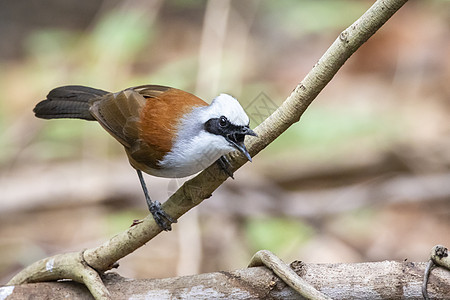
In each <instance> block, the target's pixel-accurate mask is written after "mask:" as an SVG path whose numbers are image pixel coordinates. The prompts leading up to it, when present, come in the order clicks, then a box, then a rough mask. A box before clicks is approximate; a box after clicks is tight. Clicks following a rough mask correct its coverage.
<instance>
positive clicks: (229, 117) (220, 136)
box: [159, 94, 256, 177]
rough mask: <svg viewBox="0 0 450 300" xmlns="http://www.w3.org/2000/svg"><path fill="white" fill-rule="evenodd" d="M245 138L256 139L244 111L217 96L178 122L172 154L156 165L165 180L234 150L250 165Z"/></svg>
mask: <svg viewBox="0 0 450 300" xmlns="http://www.w3.org/2000/svg"><path fill="white" fill-rule="evenodd" d="M246 135H252V136H256V134H255V133H254V132H253V130H251V129H250V127H249V117H248V116H247V114H246V113H245V111H244V109H243V108H242V106H241V105H240V104H239V102H238V101H237V100H236V99H235V98H233V97H231V96H230V95H227V94H220V95H219V96H217V97H216V98H215V99H214V100H213V101H212V103H211V104H210V105H208V106H201V107H196V108H194V109H193V110H192V112H191V113H189V114H187V115H186V116H184V117H183V118H182V119H181V120H180V123H179V126H178V132H177V137H176V139H175V142H174V145H173V147H172V150H171V151H170V152H169V153H168V154H166V155H165V156H164V158H163V160H162V161H160V162H159V164H160V166H161V167H162V168H163V169H164V170H166V171H164V172H165V173H164V175H165V176H166V177H184V176H188V175H191V174H194V173H197V172H199V171H201V170H203V169H205V168H206V167H208V166H209V165H211V164H212V163H214V162H215V161H216V160H217V159H219V158H220V157H221V156H222V155H225V154H227V153H229V152H231V151H234V150H238V151H240V152H241V153H242V154H244V155H245V157H247V159H248V160H250V161H251V157H250V154H249V153H248V151H247V148H246V147H245V144H244V139H245V136H246Z"/></svg>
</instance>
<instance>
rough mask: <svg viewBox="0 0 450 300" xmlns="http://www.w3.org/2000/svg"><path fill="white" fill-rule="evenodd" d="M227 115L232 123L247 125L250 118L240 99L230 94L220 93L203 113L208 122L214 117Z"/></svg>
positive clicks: (204, 120)
mask: <svg viewBox="0 0 450 300" xmlns="http://www.w3.org/2000/svg"><path fill="white" fill-rule="evenodd" d="M222 116H224V117H226V118H227V119H228V120H229V121H230V123H231V124H233V125H238V126H247V125H248V124H249V121H250V120H249V118H248V116H247V114H246V113H245V111H244V109H243V108H242V106H241V104H240V103H239V101H237V100H236V99H235V98H234V97H232V96H230V95H228V94H220V95H219V96H217V97H216V98H214V100H213V101H212V102H211V104H210V105H209V106H208V108H207V109H205V111H204V113H203V114H202V118H204V119H203V120H202V121H203V122H206V121H208V120H209V119H212V118H220V117H222Z"/></svg>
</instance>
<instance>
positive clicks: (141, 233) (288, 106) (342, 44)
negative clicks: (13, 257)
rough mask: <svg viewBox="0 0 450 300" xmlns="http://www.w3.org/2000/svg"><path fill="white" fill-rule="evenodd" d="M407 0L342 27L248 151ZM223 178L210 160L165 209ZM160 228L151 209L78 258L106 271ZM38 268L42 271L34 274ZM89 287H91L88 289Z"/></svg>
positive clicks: (272, 135) (302, 105)
mask: <svg viewBox="0 0 450 300" xmlns="http://www.w3.org/2000/svg"><path fill="white" fill-rule="evenodd" d="M406 2H407V0H378V1H376V2H375V3H374V4H373V5H372V7H370V8H369V9H368V10H367V11H366V13H364V15H362V16H361V17H360V18H359V19H358V20H357V21H356V22H354V23H353V24H352V25H351V26H350V27H348V28H347V29H346V30H344V31H343V32H342V33H341V34H340V35H339V37H338V38H337V39H336V40H335V41H334V43H333V44H332V45H331V47H330V48H329V49H328V50H327V51H326V52H325V54H324V55H323V56H322V57H321V58H320V60H319V61H318V62H317V63H316V65H315V66H314V67H313V69H312V70H311V71H310V72H309V73H308V75H307V76H306V77H305V78H304V79H303V80H302V81H301V82H300V84H299V85H298V86H297V87H296V88H295V89H294V90H293V92H292V93H291V95H290V96H289V97H288V98H287V99H286V100H285V101H284V103H283V104H282V105H281V106H280V107H279V108H278V109H277V110H276V111H275V112H274V113H273V114H272V115H271V116H269V117H268V118H267V119H266V120H265V121H264V122H263V123H261V124H260V125H259V126H258V127H257V128H256V129H255V132H256V133H257V134H258V136H259V137H258V138H251V139H249V141H248V149H249V152H250V153H251V154H252V156H255V155H256V154H257V153H259V152H260V151H261V150H263V149H264V148H265V147H266V146H267V145H269V144H270V143H271V142H273V141H274V140H275V139H276V138H277V137H278V136H279V135H281V134H282V133H283V132H284V131H285V130H286V129H288V128H289V127H290V126H291V125H292V124H294V123H296V122H298V121H299V120H300V117H301V115H302V114H303V113H304V112H305V110H306V109H307V108H308V106H309V105H310V104H311V102H312V101H313V100H314V99H315V98H316V96H317V95H318V94H319V93H320V91H321V90H322V89H323V88H324V87H325V86H326V85H327V84H328V82H330V80H331V79H332V78H333V77H334V75H335V74H336V73H337V71H338V70H339V69H340V68H341V67H342V65H343V64H344V63H345V61H346V60H347V59H348V58H349V57H350V56H351V55H352V54H353V53H354V52H355V51H356V50H357V49H358V48H359V47H360V46H361V45H362V44H364V42H366V41H367V40H368V39H369V38H370V37H371V36H372V35H373V34H374V33H375V32H376V31H377V30H378V29H379V28H380V27H381V26H382V25H383V24H384V23H385V22H386V21H387V20H388V19H389V18H390V17H391V16H392V15H393V14H394V13H395V12H396V11H397V10H399V9H400V8H401V7H402V6H403V5H404V4H405V3H406ZM230 156H231V158H232V160H231V161H232V164H233V168H234V169H235V170H236V169H238V168H239V167H241V166H242V165H243V164H244V163H245V162H246V159H245V158H243V157H242V156H240V155H237V154H235V155H230ZM226 179H227V176H226V175H225V174H223V172H222V171H221V170H220V169H219V168H218V167H217V166H216V165H212V166H210V167H209V168H207V169H206V170H204V171H203V172H201V173H200V174H199V175H197V176H196V177H194V178H193V179H191V180H189V181H187V182H185V183H184V184H183V185H182V186H181V187H180V188H179V189H178V191H177V192H175V193H174V194H173V195H172V196H171V197H170V198H169V199H168V200H167V201H166V202H165V203H164V204H163V209H164V210H165V211H166V212H167V213H168V214H169V215H171V216H172V217H174V218H176V219H178V218H179V217H181V216H182V215H183V214H185V213H186V212H188V211H189V210H190V209H191V208H193V207H195V206H197V205H198V204H200V203H201V202H202V201H203V200H204V199H207V198H209V197H210V196H211V194H212V193H213V192H214V191H215V190H216V189H217V188H218V187H219V186H220V185H221V184H222V183H223V182H224V181H225V180H226ZM160 232H161V230H160V229H159V227H158V226H157V225H156V223H155V222H154V220H153V218H152V216H151V215H149V216H147V217H146V218H145V219H144V220H143V221H142V223H140V224H138V225H136V226H133V227H131V228H129V229H128V230H126V231H124V232H122V233H119V234H117V235H116V236H114V237H112V238H111V239H110V240H109V241H107V242H105V243H104V244H102V245H100V246H99V247H96V248H92V249H87V250H85V251H84V252H83V255H82V261H81V262H80V263H84V264H87V265H88V266H90V267H91V268H93V269H95V270H97V271H98V272H104V271H106V270H109V269H110V268H112V266H113V265H114V264H115V263H116V261H118V260H119V259H121V258H122V257H124V256H126V255H128V254H130V253H131V252H133V251H135V250H136V249H138V248H139V247H141V246H142V245H144V244H145V243H147V242H148V241H150V240H151V239H152V238H154V237H155V236H156V235H158V234H159V233H160ZM45 260H48V258H47V259H45ZM42 266H46V264H45V263H44V264H43V263H42V261H41V263H40V262H37V263H35V264H33V265H31V266H30V267H28V268H26V269H25V270H23V271H22V272H20V273H19V274H17V275H16V276H15V277H14V278H13V279H11V281H10V282H9V284H20V283H25V282H36V281H42V280H45V278H46V277H45V276H44V274H45V273H46V271H47V273H48V272H51V271H52V270H50V271H49V270H42ZM38 273H39V274H41V275H40V276H36V274H38ZM69 273H70V272H68V273H67V274H66V275H67V277H66V276H65V274H61V276H60V278H71V279H74V280H77V281H83V278H81V279H80V278H78V277H79V276H78V277H77V276H69V275H70V274H69ZM39 277H40V278H39ZM74 277H75V278H74ZM52 279H54V278H53V277H52ZM99 284H101V282H100V283H99ZM94 288H95V287H93V288H92V289H94ZM92 289H91V288H90V290H91V292H92Z"/></svg>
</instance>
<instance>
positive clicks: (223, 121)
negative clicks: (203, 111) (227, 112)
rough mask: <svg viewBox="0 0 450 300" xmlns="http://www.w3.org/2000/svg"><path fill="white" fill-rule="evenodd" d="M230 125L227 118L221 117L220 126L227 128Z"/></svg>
mask: <svg viewBox="0 0 450 300" xmlns="http://www.w3.org/2000/svg"><path fill="white" fill-rule="evenodd" d="M227 124H228V120H227V118H226V117H225V116H221V117H220V119H219V125H220V126H222V127H225V126H226V125H227Z"/></svg>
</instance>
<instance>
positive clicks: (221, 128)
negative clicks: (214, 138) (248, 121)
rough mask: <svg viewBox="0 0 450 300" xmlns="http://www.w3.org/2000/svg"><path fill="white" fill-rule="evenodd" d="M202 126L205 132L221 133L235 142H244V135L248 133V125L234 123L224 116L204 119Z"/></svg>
mask: <svg viewBox="0 0 450 300" xmlns="http://www.w3.org/2000/svg"><path fill="white" fill-rule="evenodd" d="M204 127H205V130H206V131H207V132H209V133H212V134H217V135H221V136H223V137H224V138H226V139H227V140H232V141H234V142H235V143H242V142H244V138H245V135H246V134H248V130H249V127H248V125H247V126H242V125H234V124H232V123H231V122H230V121H229V120H228V119H227V118H226V117H224V116H221V117H220V118H212V119H209V120H208V121H206V123H205V125H204Z"/></svg>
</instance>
